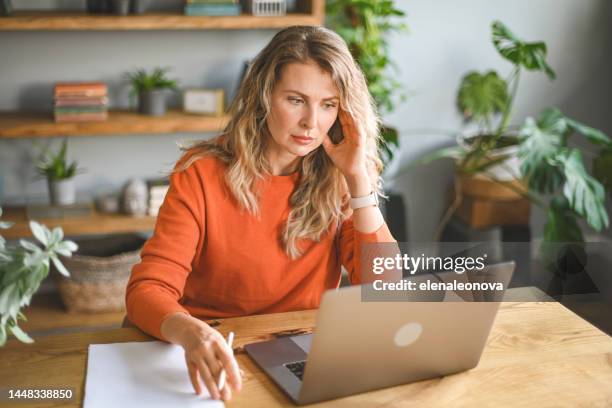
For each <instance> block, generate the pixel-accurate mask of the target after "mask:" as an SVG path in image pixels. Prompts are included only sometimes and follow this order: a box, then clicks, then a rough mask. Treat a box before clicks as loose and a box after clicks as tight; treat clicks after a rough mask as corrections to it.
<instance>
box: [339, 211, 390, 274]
mask: <svg viewBox="0 0 612 408" xmlns="http://www.w3.org/2000/svg"><path fill="white" fill-rule="evenodd" d="M375 243H376V244H380V245H379V246H376V247H375V246H373V245H371V246H369V247H368V248H367V249H369V251H368V252H367V253H366V254H367V256H362V254H363V249H364V245H368V244H375ZM388 243H392V244H388ZM339 246H340V261H341V262H342V266H344V267H345V268H346V270H347V272H348V275H349V279H350V281H351V284H353V285H357V284H361V283H365V282H369V281H371V280H372V279H373V278H374V277H373V276H371V275H372V274H371V268H369V261H368V260H369V259H370V258H371V257H372V256H374V255H375V256H394V255H395V254H396V253H397V252H398V247H397V244H396V241H395V239H394V238H393V235H391V231H389V227H388V226H387V223H385V222H383V224H382V225H381V226H380V228H378V230H376V231H374V232H371V233H363V232H359V231H357V230H356V229H355V227H354V226H353V219H352V218H349V219H347V220H346V221H344V222H343V223H342V226H341V228H340V237H339ZM364 277H365V279H364ZM385 278H389V279H396V278H397V276H385Z"/></svg>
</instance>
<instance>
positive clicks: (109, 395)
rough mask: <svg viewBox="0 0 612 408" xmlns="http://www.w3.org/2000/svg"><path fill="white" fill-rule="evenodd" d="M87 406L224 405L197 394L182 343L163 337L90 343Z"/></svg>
mask: <svg viewBox="0 0 612 408" xmlns="http://www.w3.org/2000/svg"><path fill="white" fill-rule="evenodd" d="M86 378H87V380H86V383H85V398H84V403H83V407H84V408H108V407H113V408H119V407H129V408H138V407H146V408H157V407H164V408H167V407H181V408H190V407H198V408H209V407H223V406H224V405H223V403H222V402H221V401H218V400H212V399H210V397H209V394H208V392H207V391H206V387H204V385H202V388H203V390H204V393H203V394H202V396H198V395H196V393H195V392H194V390H193V386H192V385H191V381H190V380H189V374H188V372H187V366H186V364H185V354H184V351H183V349H182V348H181V347H180V346H177V345H174V344H167V343H163V342H160V341H152V342H135V343H114V344H91V345H90V346H89V356H88V359H87V377H86Z"/></svg>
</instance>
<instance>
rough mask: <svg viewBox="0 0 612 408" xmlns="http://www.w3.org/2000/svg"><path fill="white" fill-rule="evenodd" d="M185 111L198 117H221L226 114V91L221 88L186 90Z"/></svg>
mask: <svg viewBox="0 0 612 408" xmlns="http://www.w3.org/2000/svg"><path fill="white" fill-rule="evenodd" d="M183 111H184V112H186V113H192V114H197V115H210V116H221V115H223V113H224V112H225V91H224V90H223V89H220V88H216V89H206V88H188V89H185V90H184V91H183Z"/></svg>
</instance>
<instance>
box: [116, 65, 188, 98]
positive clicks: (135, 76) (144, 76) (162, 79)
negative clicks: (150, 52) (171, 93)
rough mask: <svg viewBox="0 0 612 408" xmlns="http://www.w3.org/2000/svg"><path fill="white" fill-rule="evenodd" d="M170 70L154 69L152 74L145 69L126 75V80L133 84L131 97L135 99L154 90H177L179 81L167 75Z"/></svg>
mask: <svg viewBox="0 0 612 408" xmlns="http://www.w3.org/2000/svg"><path fill="white" fill-rule="evenodd" d="M169 71H170V68H161V67H156V68H154V69H153V70H152V71H151V73H149V72H147V70H145V69H144V68H140V69H137V70H136V71H134V72H129V73H127V74H126V78H127V79H128V80H129V81H130V83H131V84H132V90H131V93H130V96H131V97H135V96H136V95H138V94H139V93H141V92H143V91H151V90H154V89H177V87H178V80H175V79H169V78H168V77H167V76H166V74H167V73H168V72H169Z"/></svg>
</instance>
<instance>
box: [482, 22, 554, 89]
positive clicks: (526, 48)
mask: <svg viewBox="0 0 612 408" xmlns="http://www.w3.org/2000/svg"><path fill="white" fill-rule="evenodd" d="M491 28H492V31H493V44H494V45H495V48H496V49H497V51H498V52H499V53H500V55H501V56H502V57H504V58H505V59H507V60H508V61H510V62H512V63H513V64H515V65H520V66H522V67H524V68H525V69H527V70H529V71H542V72H545V73H546V75H547V76H548V77H549V78H550V79H555V77H556V75H555V72H554V71H553V70H552V68H551V67H550V66H549V65H548V63H547V62H546V44H544V43H543V42H530V43H528V42H525V41H522V40H520V39H519V38H518V37H517V36H516V35H514V33H512V31H510V29H509V28H508V27H506V26H505V25H504V24H503V23H502V22H501V21H494V22H493V24H492V26H491Z"/></svg>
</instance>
